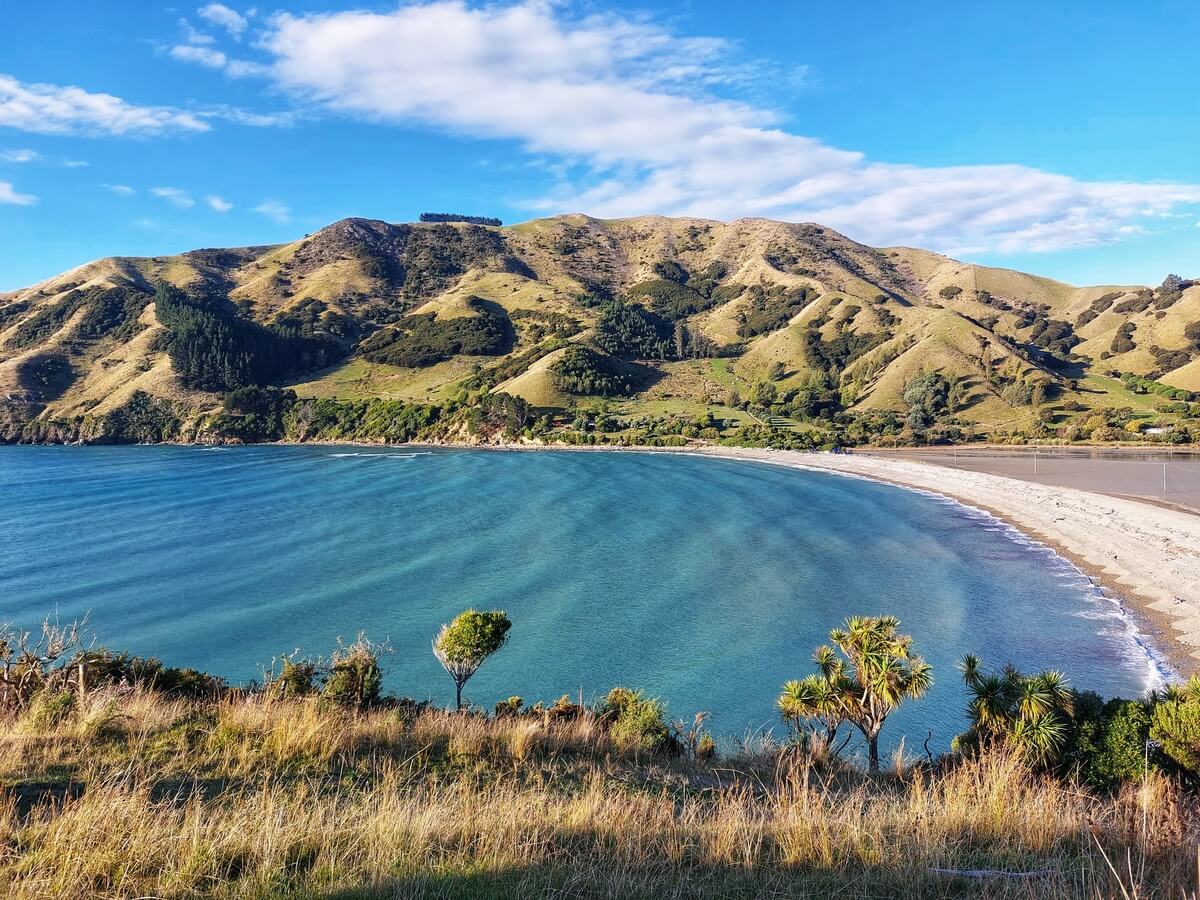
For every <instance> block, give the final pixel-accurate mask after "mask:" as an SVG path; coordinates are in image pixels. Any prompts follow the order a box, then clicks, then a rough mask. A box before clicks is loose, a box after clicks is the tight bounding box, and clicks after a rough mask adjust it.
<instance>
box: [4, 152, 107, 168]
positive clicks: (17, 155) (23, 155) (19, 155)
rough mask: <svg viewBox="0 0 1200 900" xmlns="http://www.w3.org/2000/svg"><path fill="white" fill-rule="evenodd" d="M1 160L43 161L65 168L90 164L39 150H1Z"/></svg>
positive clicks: (82, 166)
mask: <svg viewBox="0 0 1200 900" xmlns="http://www.w3.org/2000/svg"><path fill="white" fill-rule="evenodd" d="M0 162H6V163H32V162H42V163H48V164H49V165H52V166H62V167H63V168H64V169H82V168H84V167H86V166H90V165H91V163H89V162H88V161H87V160H83V159H67V158H66V157H62V156H51V157H46V156H43V155H42V154H41V153H39V152H38V151H37V150H0Z"/></svg>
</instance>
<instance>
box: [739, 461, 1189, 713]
mask: <svg viewBox="0 0 1200 900" xmlns="http://www.w3.org/2000/svg"><path fill="white" fill-rule="evenodd" d="M733 458H734V459H737V458H738V457H733ZM756 461H759V462H767V463H771V462H772V461H771V460H756ZM780 465H783V466H785V467H786V468H791V469H802V470H805V471H810V472H822V473H825V474H827V475H840V476H842V477H844V478H854V479H858V480H859V481H870V482H872V483H874V484H888V485H891V486H892V487H898V488H900V489H901V490H906V491H912V492H913V493H915V494H921V495H922V496H925V497H929V498H931V499H933V500H936V501H938V502H940V503H943V504H947V505H950V506H954V507H957V508H958V509H959V510H961V511H962V513H963V517H964V518H968V519H974V520H978V521H980V522H985V523H986V525H985V526H984V530H986V531H996V532H1002V533H1003V534H1004V535H1005V536H1006V537H1007V538H1009V539H1010V540H1011V541H1013V543H1015V544H1018V545H1020V546H1021V547H1022V548H1023V549H1025V550H1027V551H1029V552H1032V553H1042V554H1049V555H1051V556H1053V557H1054V560H1055V561H1056V563H1057V565H1058V567H1060V568H1061V569H1062V570H1063V572H1064V573H1070V577H1073V578H1077V579H1079V583H1078V585H1065V586H1066V587H1075V588H1076V589H1077V590H1078V591H1079V592H1080V593H1081V594H1082V595H1083V598H1082V599H1083V600H1084V602H1086V603H1088V604H1092V605H1093V606H1095V607H1099V608H1100V610H1102V611H1107V613H1108V614H1107V615H1103V616H1098V618H1105V619H1108V618H1113V619H1117V620H1120V623H1121V624H1120V627H1117V628H1113V629H1109V630H1107V631H1103V632H1101V633H1102V634H1104V635H1105V636H1109V637H1114V638H1117V639H1118V640H1120V641H1121V642H1123V643H1125V645H1126V647H1127V653H1126V659H1125V662H1126V663H1127V664H1128V665H1129V666H1130V668H1132V669H1135V670H1141V671H1142V672H1143V676H1142V679H1143V685H1144V687H1145V689H1146V690H1147V691H1151V690H1157V689H1159V688H1161V687H1163V686H1164V685H1166V684H1168V683H1169V682H1171V681H1175V680H1178V677H1179V676H1178V673H1177V672H1176V671H1175V669H1174V668H1173V667H1172V666H1171V664H1170V662H1168V661H1167V658H1166V657H1165V656H1164V655H1163V654H1162V652H1161V651H1159V650H1158V648H1156V647H1155V646H1154V645H1153V644H1152V643H1151V641H1150V640H1149V639H1148V638H1147V637H1146V635H1144V634H1142V632H1141V630H1140V629H1139V628H1138V626H1137V623H1136V622H1135V621H1134V619H1133V616H1132V615H1131V614H1130V612H1129V609H1128V608H1127V607H1126V606H1125V604H1124V603H1123V602H1122V600H1121V598H1120V597H1113V596H1110V595H1109V594H1108V592H1107V591H1105V590H1104V588H1103V587H1101V586H1100V585H1099V584H1097V583H1096V582H1095V581H1094V580H1093V579H1092V578H1091V576H1089V575H1088V574H1087V573H1086V572H1084V571H1083V570H1082V569H1080V568H1079V567H1078V566H1076V565H1075V564H1074V563H1073V562H1071V560H1069V559H1067V558H1066V557H1064V556H1062V555H1061V554H1059V552H1058V551H1057V550H1055V549H1054V548H1053V547H1048V546H1046V545H1045V544H1043V543H1042V542H1041V541H1037V540H1034V539H1033V538H1031V537H1029V535H1027V534H1025V533H1024V532H1023V531H1021V530H1020V529H1019V528H1017V527H1016V526H1015V525H1011V524H1009V523H1008V522H1005V521H1004V520H1003V519H1000V518H998V517H997V516H995V515H994V514H992V513H990V512H988V511H987V510H986V509H980V508H979V507H977V506H972V505H971V504H969V503H965V502H963V501H962V500H958V499H957V498H955V497H950V496H947V495H946V494H940V493H938V492H937V491H931V490H928V489H926V488H918V487H913V486H911V485H906V484H899V483H897V482H890V481H883V480H880V479H876V478H870V477H868V476H866V475H860V474H858V473H857V472H843V471H839V470H837V469H825V468H821V467H817V466H806V465H804V464H803V463H781V464H780ZM1081 612H1087V610H1083V611H1081ZM1085 617H1086V616H1085Z"/></svg>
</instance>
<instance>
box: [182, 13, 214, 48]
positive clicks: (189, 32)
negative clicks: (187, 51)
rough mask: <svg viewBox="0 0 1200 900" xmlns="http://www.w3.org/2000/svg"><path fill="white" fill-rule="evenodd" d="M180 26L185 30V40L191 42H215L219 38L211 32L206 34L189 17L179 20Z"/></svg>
mask: <svg viewBox="0 0 1200 900" xmlns="http://www.w3.org/2000/svg"><path fill="white" fill-rule="evenodd" d="M179 28H180V30H181V31H183V37H184V40H186V41H187V42H188V43H189V44H215V43H216V42H217V39H216V38H214V37H213V36H212V35H211V34H205V33H204V32H202V31H197V30H196V28H195V26H193V25H192V23H191V22H189V21H188V20H187V19H180V20H179Z"/></svg>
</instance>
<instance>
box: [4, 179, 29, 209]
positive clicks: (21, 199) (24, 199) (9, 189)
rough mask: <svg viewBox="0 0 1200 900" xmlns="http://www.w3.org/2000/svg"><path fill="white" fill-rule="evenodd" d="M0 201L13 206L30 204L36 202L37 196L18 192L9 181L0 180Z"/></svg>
mask: <svg viewBox="0 0 1200 900" xmlns="http://www.w3.org/2000/svg"><path fill="white" fill-rule="evenodd" d="M0 203H7V204H11V205H13V206H32V205H33V204H34V203H37V197H35V196H33V194H19V193H17V190H16V188H14V187H13V186H12V184H11V183H10V182H7V181H0Z"/></svg>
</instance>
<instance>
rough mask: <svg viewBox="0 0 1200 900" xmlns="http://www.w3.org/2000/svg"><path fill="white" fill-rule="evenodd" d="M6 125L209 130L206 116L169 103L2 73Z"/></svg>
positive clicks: (0, 115)
mask: <svg viewBox="0 0 1200 900" xmlns="http://www.w3.org/2000/svg"><path fill="white" fill-rule="evenodd" d="M0 126H7V127H9V128H17V129H20V130H22V131H29V132H33V133H36V134H82V135H116V136H148V135H156V134H164V133H167V132H178V131H208V130H209V126H208V124H207V123H206V122H204V121H203V120H202V119H201V118H199V117H198V116H196V115H193V114H192V113H189V112H184V111H183V110H179V109H174V108H172V107H168V106H138V105H135V104H132V103H127V102H126V101H124V100H122V99H121V98H120V97H114V96H112V95H111V94H93V93H90V92H88V91H85V90H83V89H82V88H78V87H63V86H60V85H54V84H26V83H23V82H20V81H17V79H15V78H13V77H11V76H9V75H0Z"/></svg>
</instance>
